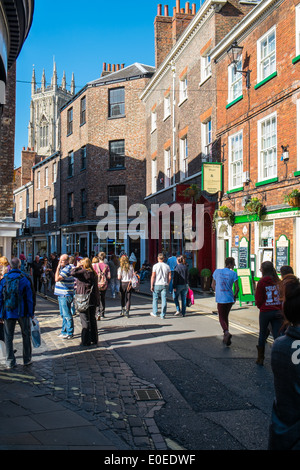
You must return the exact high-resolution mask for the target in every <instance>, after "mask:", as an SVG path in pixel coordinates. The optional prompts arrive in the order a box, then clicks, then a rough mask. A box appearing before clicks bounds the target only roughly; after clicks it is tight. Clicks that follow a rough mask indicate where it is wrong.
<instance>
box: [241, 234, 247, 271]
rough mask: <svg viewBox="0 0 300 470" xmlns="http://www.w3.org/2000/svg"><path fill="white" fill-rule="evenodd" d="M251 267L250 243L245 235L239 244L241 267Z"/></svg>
mask: <svg viewBox="0 0 300 470" xmlns="http://www.w3.org/2000/svg"><path fill="white" fill-rule="evenodd" d="M248 267H249V243H248V240H247V238H245V237H243V238H242V239H241V242H240V246H239V268H242V269H246V268H248Z"/></svg>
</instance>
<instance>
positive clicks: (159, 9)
mask: <svg viewBox="0 0 300 470" xmlns="http://www.w3.org/2000/svg"><path fill="white" fill-rule="evenodd" d="M161 13H162V5H161V3H159V4H158V5H157V16H161Z"/></svg>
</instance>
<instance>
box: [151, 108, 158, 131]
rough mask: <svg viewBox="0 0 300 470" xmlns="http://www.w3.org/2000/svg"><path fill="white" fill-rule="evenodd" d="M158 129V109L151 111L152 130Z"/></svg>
mask: <svg viewBox="0 0 300 470" xmlns="http://www.w3.org/2000/svg"><path fill="white" fill-rule="evenodd" d="M156 129H157V114H156V110H155V111H151V132H154V131H156Z"/></svg>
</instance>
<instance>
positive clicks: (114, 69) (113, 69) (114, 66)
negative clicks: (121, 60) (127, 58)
mask: <svg viewBox="0 0 300 470" xmlns="http://www.w3.org/2000/svg"><path fill="white" fill-rule="evenodd" d="M112 71H113V72H115V71H116V65H115V64H113V66H112Z"/></svg>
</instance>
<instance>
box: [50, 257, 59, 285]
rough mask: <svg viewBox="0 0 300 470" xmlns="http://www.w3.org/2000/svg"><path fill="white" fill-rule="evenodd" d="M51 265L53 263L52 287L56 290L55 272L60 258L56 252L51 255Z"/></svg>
mask: <svg viewBox="0 0 300 470" xmlns="http://www.w3.org/2000/svg"><path fill="white" fill-rule="evenodd" d="M50 265H51V272H50V277H51V289H52V290H53V291H54V286H55V273H56V270H57V265H58V258H57V255H56V253H51V255H50Z"/></svg>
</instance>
